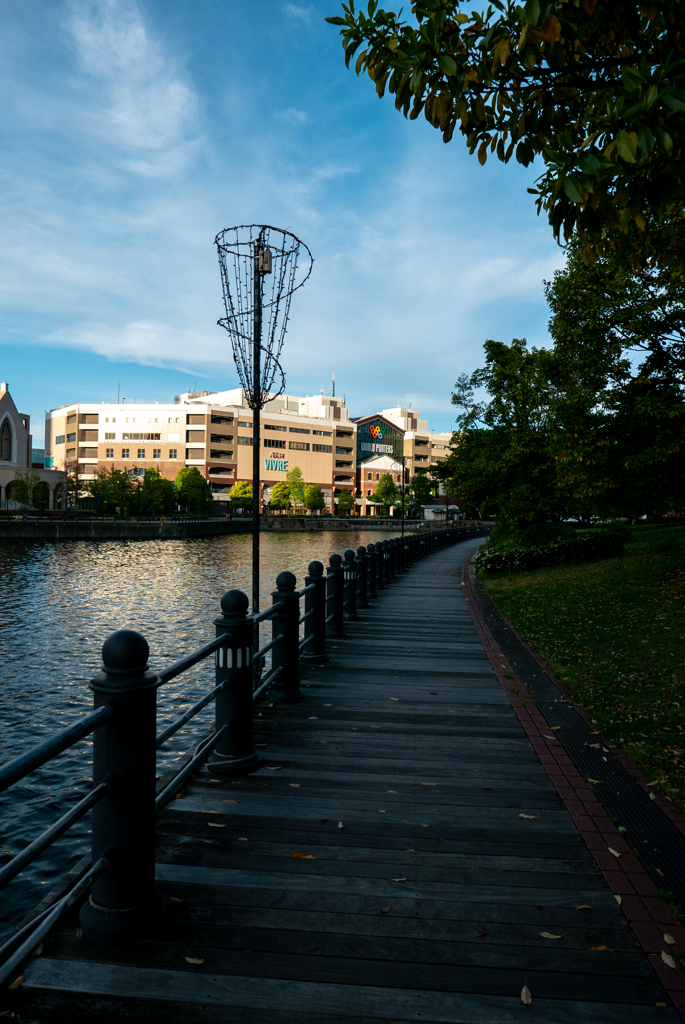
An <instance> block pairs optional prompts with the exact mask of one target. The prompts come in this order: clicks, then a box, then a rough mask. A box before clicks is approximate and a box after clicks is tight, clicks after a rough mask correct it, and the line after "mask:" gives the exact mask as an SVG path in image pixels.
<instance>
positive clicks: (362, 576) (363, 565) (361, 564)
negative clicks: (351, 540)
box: [355, 544, 369, 608]
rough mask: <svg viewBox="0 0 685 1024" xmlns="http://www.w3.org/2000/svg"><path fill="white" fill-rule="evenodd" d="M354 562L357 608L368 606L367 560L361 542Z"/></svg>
mask: <svg viewBox="0 0 685 1024" xmlns="http://www.w3.org/2000/svg"><path fill="white" fill-rule="evenodd" d="M355 562H356V566H357V608H368V607H369V599H368V596H367V580H366V572H367V569H368V564H369V560H368V558H367V557H366V548H365V547H364V545H363V544H360V545H359V547H358V548H357V558H356V559H355Z"/></svg>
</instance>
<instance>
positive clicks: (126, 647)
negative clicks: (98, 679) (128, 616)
mask: <svg viewBox="0 0 685 1024" xmlns="http://www.w3.org/2000/svg"><path fill="white" fill-rule="evenodd" d="M149 656H150V648H149V646H148V642H147V640H146V639H145V637H144V636H141V635H140V633H136V632H135V631H134V630H132V629H119V630H117V632H116V633H112V635H111V636H108V637H107V639H106V640H105V642H104V644H103V645H102V666H103V668H104V670H105V672H107V673H108V674H110V675H135V674H136V673H138V672H144V671H145V669H146V668H147V660H148V658H149Z"/></svg>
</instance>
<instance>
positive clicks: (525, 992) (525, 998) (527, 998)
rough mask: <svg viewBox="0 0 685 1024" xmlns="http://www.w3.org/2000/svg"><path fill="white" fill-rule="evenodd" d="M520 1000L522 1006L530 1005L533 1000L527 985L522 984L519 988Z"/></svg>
mask: <svg viewBox="0 0 685 1024" xmlns="http://www.w3.org/2000/svg"><path fill="white" fill-rule="evenodd" d="M521 1002H522V1003H523V1005H524V1006H530V1004H531V1003H532V1002H533V997H532V995H531V994H530V989H529V988H528V986H527V985H524V986H523V988H522V989H521Z"/></svg>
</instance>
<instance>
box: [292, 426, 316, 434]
mask: <svg viewBox="0 0 685 1024" xmlns="http://www.w3.org/2000/svg"><path fill="white" fill-rule="evenodd" d="M289 430H290V433H291V434H311V430H310V429H309V427H289Z"/></svg>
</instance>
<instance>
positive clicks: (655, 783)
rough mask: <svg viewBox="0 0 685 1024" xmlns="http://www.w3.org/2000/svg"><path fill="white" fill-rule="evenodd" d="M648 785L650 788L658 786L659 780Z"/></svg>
mask: <svg viewBox="0 0 685 1024" xmlns="http://www.w3.org/2000/svg"><path fill="white" fill-rule="evenodd" d="M647 785H648V786H658V785H659V780H658V779H657V780H656V781H655V782H648V783H647Z"/></svg>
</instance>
